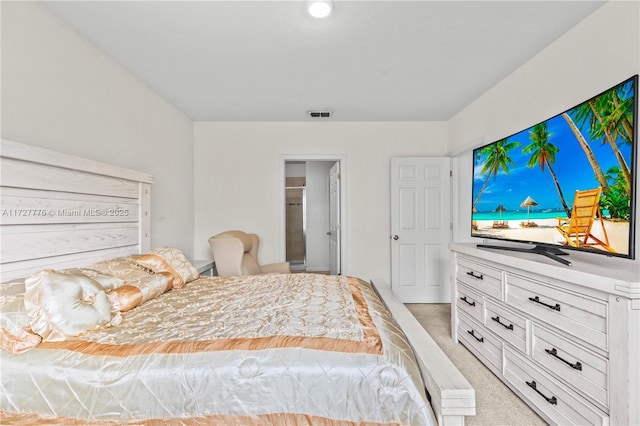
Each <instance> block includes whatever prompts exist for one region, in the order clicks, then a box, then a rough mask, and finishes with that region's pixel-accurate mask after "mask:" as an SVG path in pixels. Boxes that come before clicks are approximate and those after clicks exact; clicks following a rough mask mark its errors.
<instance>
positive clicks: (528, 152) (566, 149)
mask: <svg viewBox="0 0 640 426" xmlns="http://www.w3.org/2000/svg"><path fill="white" fill-rule="evenodd" d="M637 89H638V76H637V75H636V76H634V77H632V78H630V79H628V80H626V81H624V82H622V83H620V84H618V85H616V86H614V87H612V88H611V89H609V90H606V91H604V92H602V93H600V94H599V95H597V96H594V97H593V98H591V99H589V100H587V101H585V102H582V103H580V104H578V105H576V106H575V107H574V108H571V109H570V110H568V111H565V112H562V113H560V114H557V115H556V116H554V117H551V118H549V119H548V120H545V121H543V122H541V123H538V124H535V125H534V126H531V127H529V128H528V129H525V130H523V131H521V132H519V133H516V134H514V135H511V136H508V137H506V138H504V139H500V140H498V141H495V142H493V143H490V144H488V145H485V146H482V147H479V148H476V149H474V151H473V191H472V197H473V198H472V216H471V217H472V224H471V235H472V236H473V237H479V238H486V239H495V240H504V241H514V242H522V243H530V244H535V245H536V247H535V250H534V251H541V252H543V253H542V254H547V255H548V253H549V251H548V250H551V253H556V254H564V253H563V252H562V251H561V250H560V251H558V250H557V249H558V248H568V249H575V250H584V251H590V252H593V253H601V254H605V255H611V256H621V257H626V258H630V259H633V258H634V256H635V253H634V251H635V250H634V248H635V247H634V235H635V230H634V226H635V223H634V222H635V217H636V212H635V207H636V204H635V203H636V200H635V198H636V192H637V188H635V182H636V177H635V173H636V168H637V166H638V164H637V153H636V151H637V128H636V126H637V121H636V113H637V104H638V101H637ZM550 257H554V256H550ZM565 263H569V262H566V261H565Z"/></svg>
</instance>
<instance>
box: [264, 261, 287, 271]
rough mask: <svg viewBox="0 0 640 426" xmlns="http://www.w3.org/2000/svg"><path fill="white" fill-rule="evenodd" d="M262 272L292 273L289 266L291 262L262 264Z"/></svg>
mask: <svg viewBox="0 0 640 426" xmlns="http://www.w3.org/2000/svg"><path fill="white" fill-rule="evenodd" d="M261 268H262V272H263V273H265V274H268V273H273V272H278V273H281V274H290V273H291V268H289V262H280V263H270V264H268V265H262V266H261Z"/></svg>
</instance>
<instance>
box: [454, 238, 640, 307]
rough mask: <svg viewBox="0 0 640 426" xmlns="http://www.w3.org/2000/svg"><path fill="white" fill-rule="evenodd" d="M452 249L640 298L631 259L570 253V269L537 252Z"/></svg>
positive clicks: (638, 271) (638, 273)
mask: <svg viewBox="0 0 640 426" xmlns="http://www.w3.org/2000/svg"><path fill="white" fill-rule="evenodd" d="M451 250H453V251H454V252H458V253H462V254H467V255H470V256H474V257H476V258H479V259H482V260H485V261H488V262H495V263H499V264H503V265H505V266H508V267H510V268H516V269H520V270H523V271H526V272H530V273H534V274H538V275H541V276H545V277H550V278H553V279H557V280H563V281H567V282H571V283H575V284H578V285H582V286H585V287H590V288H593V289H596V290H601V291H605V292H608V293H614V294H620V295H623V296H625V297H630V298H633V299H640V266H638V263H637V262H634V261H631V260H628V259H622V258H618V257H611V256H600V255H595V254H589V253H582V252H575V251H571V252H570V254H569V256H568V259H570V261H571V266H567V265H564V264H561V263H558V262H556V261H555V260H553V259H549V258H547V257H545V256H541V255H538V254H535V253H527V252H521V251H511V250H501V249H500V250H498V249H491V248H478V247H477V244H473V243H454V244H451Z"/></svg>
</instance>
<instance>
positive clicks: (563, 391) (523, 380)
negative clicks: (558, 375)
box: [504, 348, 609, 425]
mask: <svg viewBox="0 0 640 426" xmlns="http://www.w3.org/2000/svg"><path fill="white" fill-rule="evenodd" d="M504 363H505V364H504V378H505V380H506V381H507V382H509V383H510V384H511V385H512V386H513V387H514V388H516V389H517V390H518V391H520V392H521V393H522V394H523V395H524V396H525V397H526V398H527V399H528V400H529V401H530V402H531V404H532V405H534V406H536V407H537V408H538V409H539V410H540V411H541V412H543V413H544V414H545V415H546V416H547V417H548V418H549V419H550V420H551V422H552V423H555V424H560V425H608V424H609V418H608V416H607V415H606V414H605V413H604V412H602V411H600V410H598V409H597V408H596V407H595V406H593V405H591V404H589V403H588V402H587V401H586V400H584V399H583V398H581V397H580V396H579V395H577V394H574V393H573V392H571V391H570V390H569V389H568V388H566V387H565V386H563V385H562V384H560V383H559V382H557V380H554V379H553V378H552V377H551V376H549V375H547V374H546V373H543V372H542V371H541V370H539V369H538V368H536V367H534V366H533V365H532V364H531V363H530V362H529V361H527V360H526V359H524V358H522V357H521V356H519V355H518V354H516V353H515V352H513V351H512V350H511V349H510V348H505V358H504Z"/></svg>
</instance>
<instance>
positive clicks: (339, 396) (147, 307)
mask: <svg viewBox="0 0 640 426" xmlns="http://www.w3.org/2000/svg"><path fill="white" fill-rule="evenodd" d="M122 317H123V319H122V323H121V324H120V325H118V326H116V327H111V328H105V329H101V330H98V331H92V332H89V333H86V334H84V335H82V336H79V337H76V338H73V339H71V340H66V341H62V342H44V343H41V344H40V345H39V346H38V347H37V348H36V349H33V350H30V351H27V352H25V353H23V354H20V355H11V354H9V353H7V352H5V351H0V362H1V364H0V369H1V374H2V386H1V389H0V391H1V396H0V408H1V410H2V413H1V414H2V418H1V419H0V420H2V422H3V423H5V422H7V421H9V422H11V421H26V422H42V421H43V420H44V419H51V422H53V423H56V422H57V423H65V424H66V423H68V422H70V421H77V422H79V423H82V422H87V421H90V422H91V423H101V422H102V423H112V422H114V423H139V422H145V423H149V422H151V423H153V422H154V421H158V422H161V419H163V421H166V420H173V421H176V420H180V422H181V423H184V424H211V423H215V424H403V425H407V424H412V425H427V424H435V419H434V416H433V413H432V411H431V408H430V405H429V403H428V401H427V398H426V395H425V390H424V383H423V382H422V379H421V377H420V372H419V369H418V366H417V363H416V360H415V357H414V355H413V352H412V350H411V348H410V346H409V344H408V342H407V340H406V338H405V336H404V334H403V333H402V332H401V330H400V329H399V328H398V327H397V325H396V324H395V322H394V321H393V319H392V318H391V316H390V314H389V313H388V311H387V310H386V309H385V308H384V306H383V305H382V303H381V302H380V300H379V299H378V297H377V296H376V294H375V293H374V291H373V289H372V288H371V287H370V285H369V284H368V283H365V282H363V281H361V280H357V279H355V278H349V277H336V276H325V275H314V274H291V275H279V274H277V275H276V274H273V275H264V276H256V277H251V278H246V277H245V278H219V277H202V278H200V279H198V280H196V281H193V282H190V283H188V284H187V285H185V286H184V287H183V288H180V289H175V288H174V289H173V290H171V291H169V292H167V293H165V294H163V295H161V296H159V297H157V298H156V299H153V300H150V301H148V302H146V303H144V304H142V305H140V306H138V307H136V308H135V309H132V310H131V311H128V312H123V313H122Z"/></svg>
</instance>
